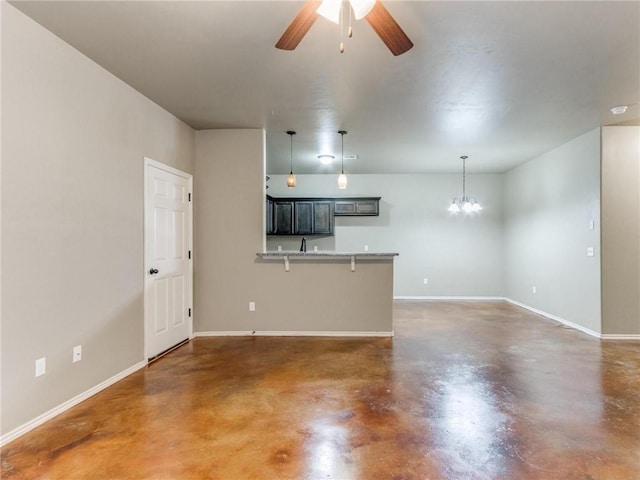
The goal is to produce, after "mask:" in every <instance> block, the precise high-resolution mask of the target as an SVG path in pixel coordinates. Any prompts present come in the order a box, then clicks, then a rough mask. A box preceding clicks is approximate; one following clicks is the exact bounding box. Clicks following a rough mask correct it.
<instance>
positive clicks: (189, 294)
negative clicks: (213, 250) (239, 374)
mask: <svg viewBox="0 0 640 480" xmlns="http://www.w3.org/2000/svg"><path fill="white" fill-rule="evenodd" d="M147 166H152V167H155V168H157V169H159V170H164V171H165V172H168V173H172V174H174V175H177V176H179V177H182V178H185V179H187V180H188V182H189V207H188V211H187V217H188V221H189V242H188V244H189V247H188V248H189V251H190V252H191V261H190V262H189V291H188V292H187V298H188V299H189V305H190V308H191V315H190V316H189V317H188V322H189V340H191V339H192V338H193V318H194V311H193V175H191V174H190V173H186V172H183V171H182V170H178V169H177V168H174V167H170V166H169V165H165V164H164V163H160V162H158V161H156V160H153V159H151V158H148V157H144V165H143V169H144V173H143V176H144V192H143V197H144V199H143V216H144V235H143V250H144V268H143V272H142V275H143V277H144V281H143V285H144V361H145V362H146V361H148V359H149V355H148V354H149V348H148V344H149V339H148V334H149V332H148V323H149V322H148V320H149V319H148V318H147V316H148V315H149V309H148V308H147V302H148V300H149V299H148V298H147V297H148V289H149V283H150V281H151V280H150V277H149V275H148V274H147V271H148V270H149V268H151V261H150V259H149V258H148V257H149V252H148V249H147V238H149V229H150V228H151V222H150V219H149V218H148V215H147V191H148V189H149V188H150V185H149V178H148V175H147Z"/></svg>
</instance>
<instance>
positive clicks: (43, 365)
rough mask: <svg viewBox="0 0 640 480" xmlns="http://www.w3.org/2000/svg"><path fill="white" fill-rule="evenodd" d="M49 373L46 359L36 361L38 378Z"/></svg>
mask: <svg viewBox="0 0 640 480" xmlns="http://www.w3.org/2000/svg"><path fill="white" fill-rule="evenodd" d="M45 373H47V359H46V358H45V357H42V358H39V359H37V360H36V377H40V376H42V375H44V374H45Z"/></svg>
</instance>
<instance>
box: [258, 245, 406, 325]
mask: <svg viewBox="0 0 640 480" xmlns="http://www.w3.org/2000/svg"><path fill="white" fill-rule="evenodd" d="M397 255H398V254H397V253H376V252H332V251H319V252H298V251H275V252H262V253H258V254H257V262H258V263H261V264H263V265H264V266H265V268H268V269H269V270H270V272H272V274H273V275H276V276H277V277H278V283H279V284H283V283H284V285H286V286H287V288H286V291H284V292H282V293H283V298H282V301H283V302H287V303H289V304H290V309H292V310H293V311H295V312H296V313H297V314H298V315H299V317H300V318H301V324H303V325H304V328H303V329H301V330H299V331H296V332H279V333H280V334H291V335H325V336H392V335H393V323H392V317H393V260H394V257H395V256H397ZM265 333H266V332H265ZM269 333H270V334H274V333H276V332H269Z"/></svg>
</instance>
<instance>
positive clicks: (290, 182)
mask: <svg viewBox="0 0 640 480" xmlns="http://www.w3.org/2000/svg"><path fill="white" fill-rule="evenodd" d="M287 134H288V135H289V136H290V137H291V157H290V158H291V164H290V167H291V168H290V169H289V175H287V187H288V188H293V187H295V186H296V176H295V175H294V174H293V136H294V135H295V134H296V132H294V131H293V130H287Z"/></svg>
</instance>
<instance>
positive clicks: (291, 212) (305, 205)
mask: <svg viewBox="0 0 640 480" xmlns="http://www.w3.org/2000/svg"><path fill="white" fill-rule="evenodd" d="M269 201H271V205H272V206H271V208H270V207H269ZM270 223H271V228H269V224H270ZM267 234H268V235H333V202H332V201H331V200H324V199H322V200H318V199H281V198H271V197H267Z"/></svg>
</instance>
